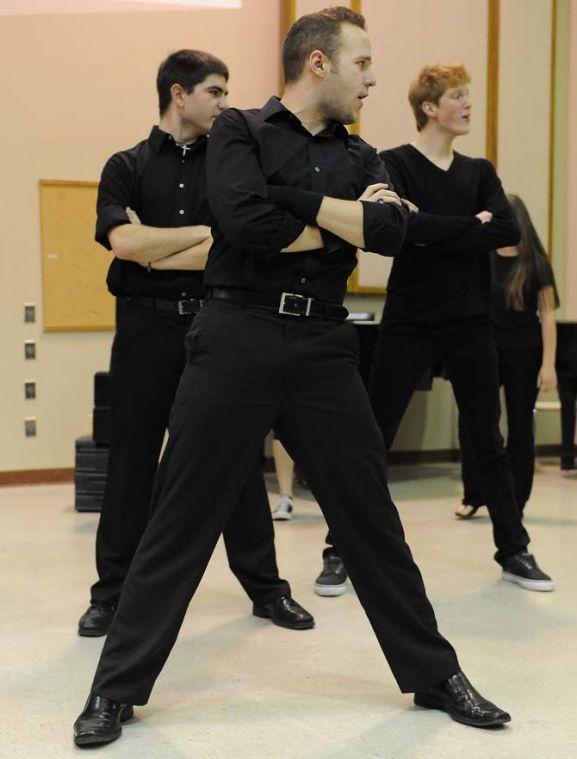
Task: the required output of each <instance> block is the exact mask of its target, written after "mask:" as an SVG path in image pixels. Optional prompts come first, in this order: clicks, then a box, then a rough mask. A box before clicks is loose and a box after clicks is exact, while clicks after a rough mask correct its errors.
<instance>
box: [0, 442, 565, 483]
mask: <svg viewBox="0 0 577 759" xmlns="http://www.w3.org/2000/svg"><path fill="white" fill-rule="evenodd" d="M535 453H536V455H537V456H560V455H561V446H560V445H556V444H551V443H549V444H547V445H538V446H537V449H536V452H535ZM460 460H461V452H460V451H459V450H458V449H455V448H447V449H444V450H438V451H391V452H390V453H389V462H390V463H391V464H432V463H455V462H457V461H460ZM264 471H265V472H274V460H273V459H272V457H268V456H267V457H266V459H265V461H264ZM73 481H74V469H20V470H17V471H14V472H0V487H8V486H10V485H50V484H54V483H59V482H73Z"/></svg>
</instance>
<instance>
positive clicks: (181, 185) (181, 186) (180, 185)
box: [178, 182, 184, 190]
mask: <svg viewBox="0 0 577 759" xmlns="http://www.w3.org/2000/svg"><path fill="white" fill-rule="evenodd" d="M178 186H179V187H180V189H181V190H182V188H183V187H184V185H183V184H182V182H181V183H180V184H179V185H178Z"/></svg>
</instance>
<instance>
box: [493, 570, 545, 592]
mask: <svg viewBox="0 0 577 759" xmlns="http://www.w3.org/2000/svg"><path fill="white" fill-rule="evenodd" d="M501 577H502V579H503V580H505V582H513V583H515V585H519V586H520V587H521V588H525V590H536V591H537V592H541V593H547V592H550V591H552V590H555V583H554V582H553V580H527V579H526V578H525V577H519V575H513V574H511V573H510V572H505V571H504V570H503V573H502V575H501Z"/></svg>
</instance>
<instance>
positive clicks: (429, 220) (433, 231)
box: [380, 151, 481, 245]
mask: <svg viewBox="0 0 577 759" xmlns="http://www.w3.org/2000/svg"><path fill="white" fill-rule="evenodd" d="M380 158H381V160H382V161H383V162H384V163H385V165H386V168H387V170H388V174H389V176H390V184H391V185H392V187H393V188H394V190H395V192H396V193H397V195H398V196H399V197H400V198H406V199H407V200H411V198H410V197H409V195H408V193H407V190H406V188H405V184H404V182H403V179H402V172H401V170H400V167H399V165H398V162H397V160H396V158H395V156H394V154H392V153H390V152H387V151H383V152H382V153H380ZM480 224H481V221H480V220H479V219H477V217H476V216H475V215H474V214H471V215H470V216H460V215H447V216H445V215H440V214H433V213H425V212H423V211H418V212H413V211H411V212H409V217H408V219H407V235H406V240H407V242H412V243H414V244H415V245H429V244H431V243H438V242H443V241H444V240H450V239H451V238H452V237H455V236H456V235H460V234H461V233H462V232H464V231H465V230H467V229H469V228H471V227H475V226H477V225H480Z"/></svg>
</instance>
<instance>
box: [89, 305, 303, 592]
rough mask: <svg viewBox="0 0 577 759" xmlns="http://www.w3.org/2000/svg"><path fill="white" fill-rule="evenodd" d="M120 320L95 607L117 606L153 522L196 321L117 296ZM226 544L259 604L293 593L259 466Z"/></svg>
mask: <svg viewBox="0 0 577 759" xmlns="http://www.w3.org/2000/svg"><path fill="white" fill-rule="evenodd" d="M116 321H117V330H116V335H115V338H114V343H113V346H112V356H111V364H110V373H111V376H110V379H111V439H110V451H109V464H108V476H107V482H106V491H105V497H104V503H103V509H102V514H101V516H100V522H99V525H98V532H97V537H96V564H97V569H98V577H99V579H98V581H97V582H96V583H95V584H94V585H93V586H92V590H91V599H92V602H93V603H95V602H96V603H109V604H113V605H116V604H117V603H118V598H119V596H120V591H121V589H122V585H123V583H124V580H125V578H126V575H127V573H128V568H129V567H130V564H131V562H132V559H133V557H134V554H135V551H136V548H137V546H138V544H139V542H140V539H141V538H142V535H143V533H144V530H145V527H146V524H147V522H148V520H149V511H150V502H151V497H152V488H153V483H154V477H155V474H156V470H157V467H158V458H159V456H160V451H161V448H162V443H163V439H164V434H165V432H166V428H167V426H168V420H169V415H170V408H171V406H172V403H173V401H174V396H175V395H176V389H177V387H178V382H179V380H180V376H181V374H182V371H183V369H184V365H185V345H184V341H185V337H186V333H187V331H188V329H189V328H190V325H191V322H192V317H183V316H178V315H177V314H173V313H167V312H164V311H158V310H155V309H151V308H148V307H146V306H142V305H138V304H137V303H135V302H130V301H129V300H127V299H123V298H118V299H117V311H116ZM193 434H196V432H194V431H193ZM199 434H200V433H199ZM226 469H227V467H226V466H224V467H223V472H222V476H226ZM224 540H225V545H226V550H227V555H228V560H229V563H230V567H231V569H232V571H233V572H234V574H235V575H236V577H237V579H238V580H239V582H240V583H241V585H242V586H243V588H244V590H245V591H246V593H247V594H248V596H249V598H250V599H251V600H252V601H253V602H254V603H257V604H264V603H268V602H270V601H272V600H273V599H274V598H276V597H278V596H282V595H290V587H289V585H288V583H287V582H286V581H285V580H281V579H280V578H279V575H278V569H277V564H276V555H275V548H274V528H273V524H272V519H271V516H270V507H269V503H268V496H267V493H266V487H265V484H264V479H263V476H262V471H261V468H260V466H259V462H256V461H255V465H254V466H253V467H252V468H251V470H250V473H249V475H248V476H247V479H246V482H245V485H244V487H243V488H242V490H241V491H240V492H239V496H238V499H237V504H236V508H235V509H234V510H233V511H232V513H231V518H230V521H229V523H228V526H227V528H226V530H225V532H224Z"/></svg>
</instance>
